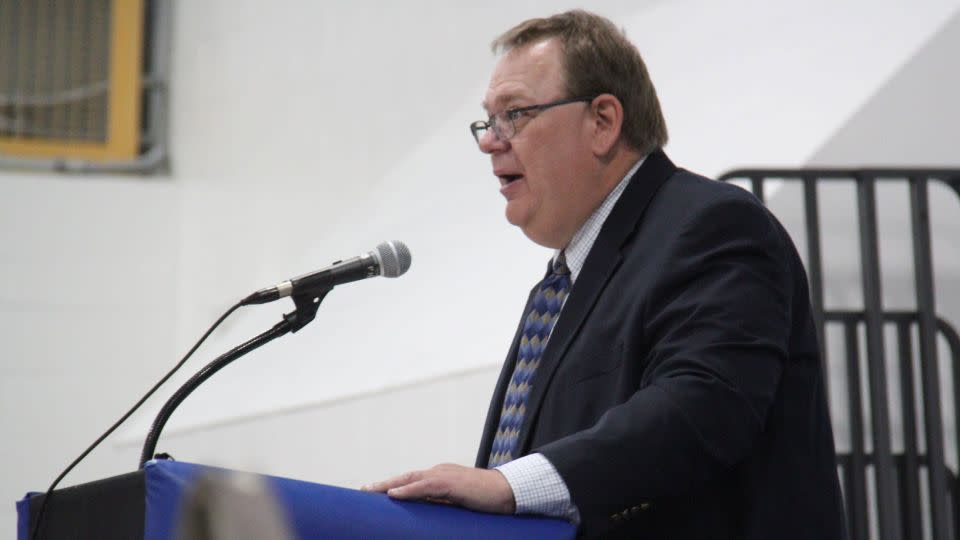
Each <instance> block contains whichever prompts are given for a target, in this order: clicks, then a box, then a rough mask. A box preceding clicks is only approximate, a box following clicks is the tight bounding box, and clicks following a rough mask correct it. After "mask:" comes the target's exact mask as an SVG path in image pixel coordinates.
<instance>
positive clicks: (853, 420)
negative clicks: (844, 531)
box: [843, 321, 870, 539]
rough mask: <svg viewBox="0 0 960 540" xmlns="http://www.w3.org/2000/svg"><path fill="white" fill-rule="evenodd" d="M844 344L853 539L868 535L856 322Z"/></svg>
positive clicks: (846, 328)
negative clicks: (848, 416)
mask: <svg viewBox="0 0 960 540" xmlns="http://www.w3.org/2000/svg"><path fill="white" fill-rule="evenodd" d="M843 330H844V343H845V344H846V353H847V399H848V407H849V409H848V410H849V414H850V462H849V465H848V466H847V467H846V471H845V472H846V475H847V479H846V480H847V481H846V483H847V492H846V496H847V501H846V502H847V526H848V527H849V528H850V538H853V539H861V538H864V539H865V538H867V537H868V536H869V534H870V525H869V523H868V516H867V477H866V470H867V468H866V467H867V464H866V460H865V457H864V456H865V454H866V452H865V451H864V444H863V439H864V437H863V397H862V396H861V395H860V343H859V341H858V338H857V322H856V321H845V322H844V325H843Z"/></svg>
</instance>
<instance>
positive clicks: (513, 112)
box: [503, 109, 526, 122]
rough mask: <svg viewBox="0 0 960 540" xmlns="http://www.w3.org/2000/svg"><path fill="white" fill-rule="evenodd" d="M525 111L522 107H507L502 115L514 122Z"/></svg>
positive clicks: (521, 116)
mask: <svg viewBox="0 0 960 540" xmlns="http://www.w3.org/2000/svg"><path fill="white" fill-rule="evenodd" d="M525 113H526V111H524V110H522V109H507V110H505V111H503V114H504V116H506V117H507V118H509V119H510V121H511V122H516V121H517V120H519V119H521V118H523V115H524V114H525Z"/></svg>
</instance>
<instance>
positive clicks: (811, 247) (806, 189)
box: [803, 176, 830, 399]
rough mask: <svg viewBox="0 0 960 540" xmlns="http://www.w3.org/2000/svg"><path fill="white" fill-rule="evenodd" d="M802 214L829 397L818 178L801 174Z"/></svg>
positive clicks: (821, 358)
mask: <svg viewBox="0 0 960 540" xmlns="http://www.w3.org/2000/svg"><path fill="white" fill-rule="evenodd" d="M803 200H804V205H803V206H804V213H805V216H806V228H807V273H808V274H809V276H810V303H811V307H812V308H813V320H814V324H815V326H816V330H817V340H818V342H819V344H820V371H821V374H822V377H823V387H824V392H826V395H827V399H829V398H830V377H829V373H830V371H829V370H828V368H829V365H828V362H827V348H826V333H825V331H824V320H823V260H822V258H821V256H820V254H821V249H822V248H821V245H820V203H819V199H818V197H817V179H816V178H815V177H812V176H804V177H803Z"/></svg>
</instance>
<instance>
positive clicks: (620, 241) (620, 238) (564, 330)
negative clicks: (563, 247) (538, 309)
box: [481, 150, 676, 455]
mask: <svg viewBox="0 0 960 540" xmlns="http://www.w3.org/2000/svg"><path fill="white" fill-rule="evenodd" d="M674 171H676V167H675V166H674V165H673V163H672V162H671V161H670V159H669V158H667V156H666V154H664V153H663V152H662V151H659V150H658V151H656V152H654V153H652V154H650V155H649V156H647V159H646V160H645V161H644V162H643V165H641V166H640V169H638V170H637V172H636V173H635V174H634V175H633V177H632V178H631V179H630V183H629V184H628V185H627V187H626V189H625V190H624V192H623V194H622V195H621V196H620V199H619V200H618V201H617V204H616V205H615V206H614V207H613V210H612V211H611V212H610V215H609V216H608V217H607V220H606V221H605V222H604V224H603V227H602V228H601V230H600V234H599V236H597V239H596V241H595V242H594V244H593V247H591V248H590V254H589V255H587V260H586V262H585V263H584V266H583V269H581V271H580V274H579V276H577V281H576V283H574V285H573V288H572V289H571V290H570V295H569V296H568V297H567V301H566V303H565V304H564V306H563V310H562V311H561V312H560V318H559V319H558V320H557V324H556V326H555V327H554V329H553V333H552V334H551V336H550V341H549V342H548V343H547V347H546V349H545V350H544V352H543V356H542V358H541V359H540V367H538V368H537V374H536V377H535V379H534V381H533V388H532V389H531V391H530V397H529V399H528V402H527V411H526V414H525V415H524V421H523V426H522V428H521V430H520V440H519V444H518V449H519V453H520V455H524V454H526V453H527V452H528V451H529V444H530V440H531V434H532V433H533V431H534V429H535V428H536V421H537V418H538V417H539V413H540V406H541V405H542V404H543V398H544V396H545V395H546V392H547V390H548V389H549V387H550V381H551V380H552V378H553V374H554V373H555V372H556V370H557V367H559V366H560V363H561V362H562V360H563V356H564V353H565V352H566V351H567V348H568V347H569V346H570V343H571V342H572V341H573V339H574V337H576V335H577V334H578V333H579V331H580V329H581V327H582V326H583V324H584V320H585V319H586V317H587V315H588V314H589V313H590V311H591V309H592V308H593V306H594V304H595V303H596V301H597V299H598V298H599V297H600V293H601V292H602V291H603V289H604V287H605V286H606V284H607V282H608V281H609V280H610V277H611V276H612V275H613V273H614V271H615V270H616V269H617V267H618V266H619V265H620V261H621V259H622V255H621V249H622V247H623V245H624V244H625V243H626V242H627V241H628V240H629V238H630V237H631V236H632V235H633V233H634V231H636V229H637V227H638V225H639V223H640V218H641V217H642V216H643V212H644V211H645V210H646V208H647V206H648V204H649V203H650V200H651V199H652V198H653V196H654V194H655V193H656V192H657V190H658V189H659V188H660V186H661V185H662V184H663V183H664V182H665V181H666V180H667V178H669V177H670V176H671V175H672V174H673V173H674ZM531 298H532V295H531ZM529 302H530V300H529V299H528V301H527V303H528V305H529ZM524 313H526V311H524ZM522 328H523V321H521V327H520V331H519V332H518V334H517V337H515V338H514V343H513V345H512V347H511V349H510V356H508V357H507V358H508V362H506V363H505V364H508V365H509V366H510V367H509V369H507V367H506V365H505V367H504V372H505V373H506V381H509V379H510V375H511V373H512V371H513V364H514V362H515V360H516V350H517V344H518V342H519V335H520V332H522ZM504 381H505V379H504V374H503V373H501V375H500V382H499V383H498V385H497V392H498V395H497V396H495V402H496V403H498V404H500V403H503V392H504V391H505V389H506V382H504ZM501 386H502V388H501ZM497 418H499V414H497ZM496 421H497V420H496V419H495V420H494V422H496ZM489 429H490V416H489V415H488V419H487V427H486V429H485V430H484V441H485V442H486V445H485V446H486V447H487V450H488V452H489V446H490V442H492V437H491V438H490V441H487V440H486V439H487V433H488V431H489ZM493 429H494V430H496V425H494V426H493ZM481 448H483V445H482V446H481Z"/></svg>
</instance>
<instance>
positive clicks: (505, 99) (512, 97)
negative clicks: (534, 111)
mask: <svg viewBox="0 0 960 540" xmlns="http://www.w3.org/2000/svg"><path fill="white" fill-rule="evenodd" d="M518 99H524V98H523V97H522V96H520V95H519V94H502V95H499V96H497V99H495V100H493V104H494V105H496V104H498V103H502V104H504V105H506V104H508V103H510V102H512V101H516V100H518ZM480 106H481V107H483V110H485V111H487V112H490V107H489V106H487V100H483V101H481V102H480Z"/></svg>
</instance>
